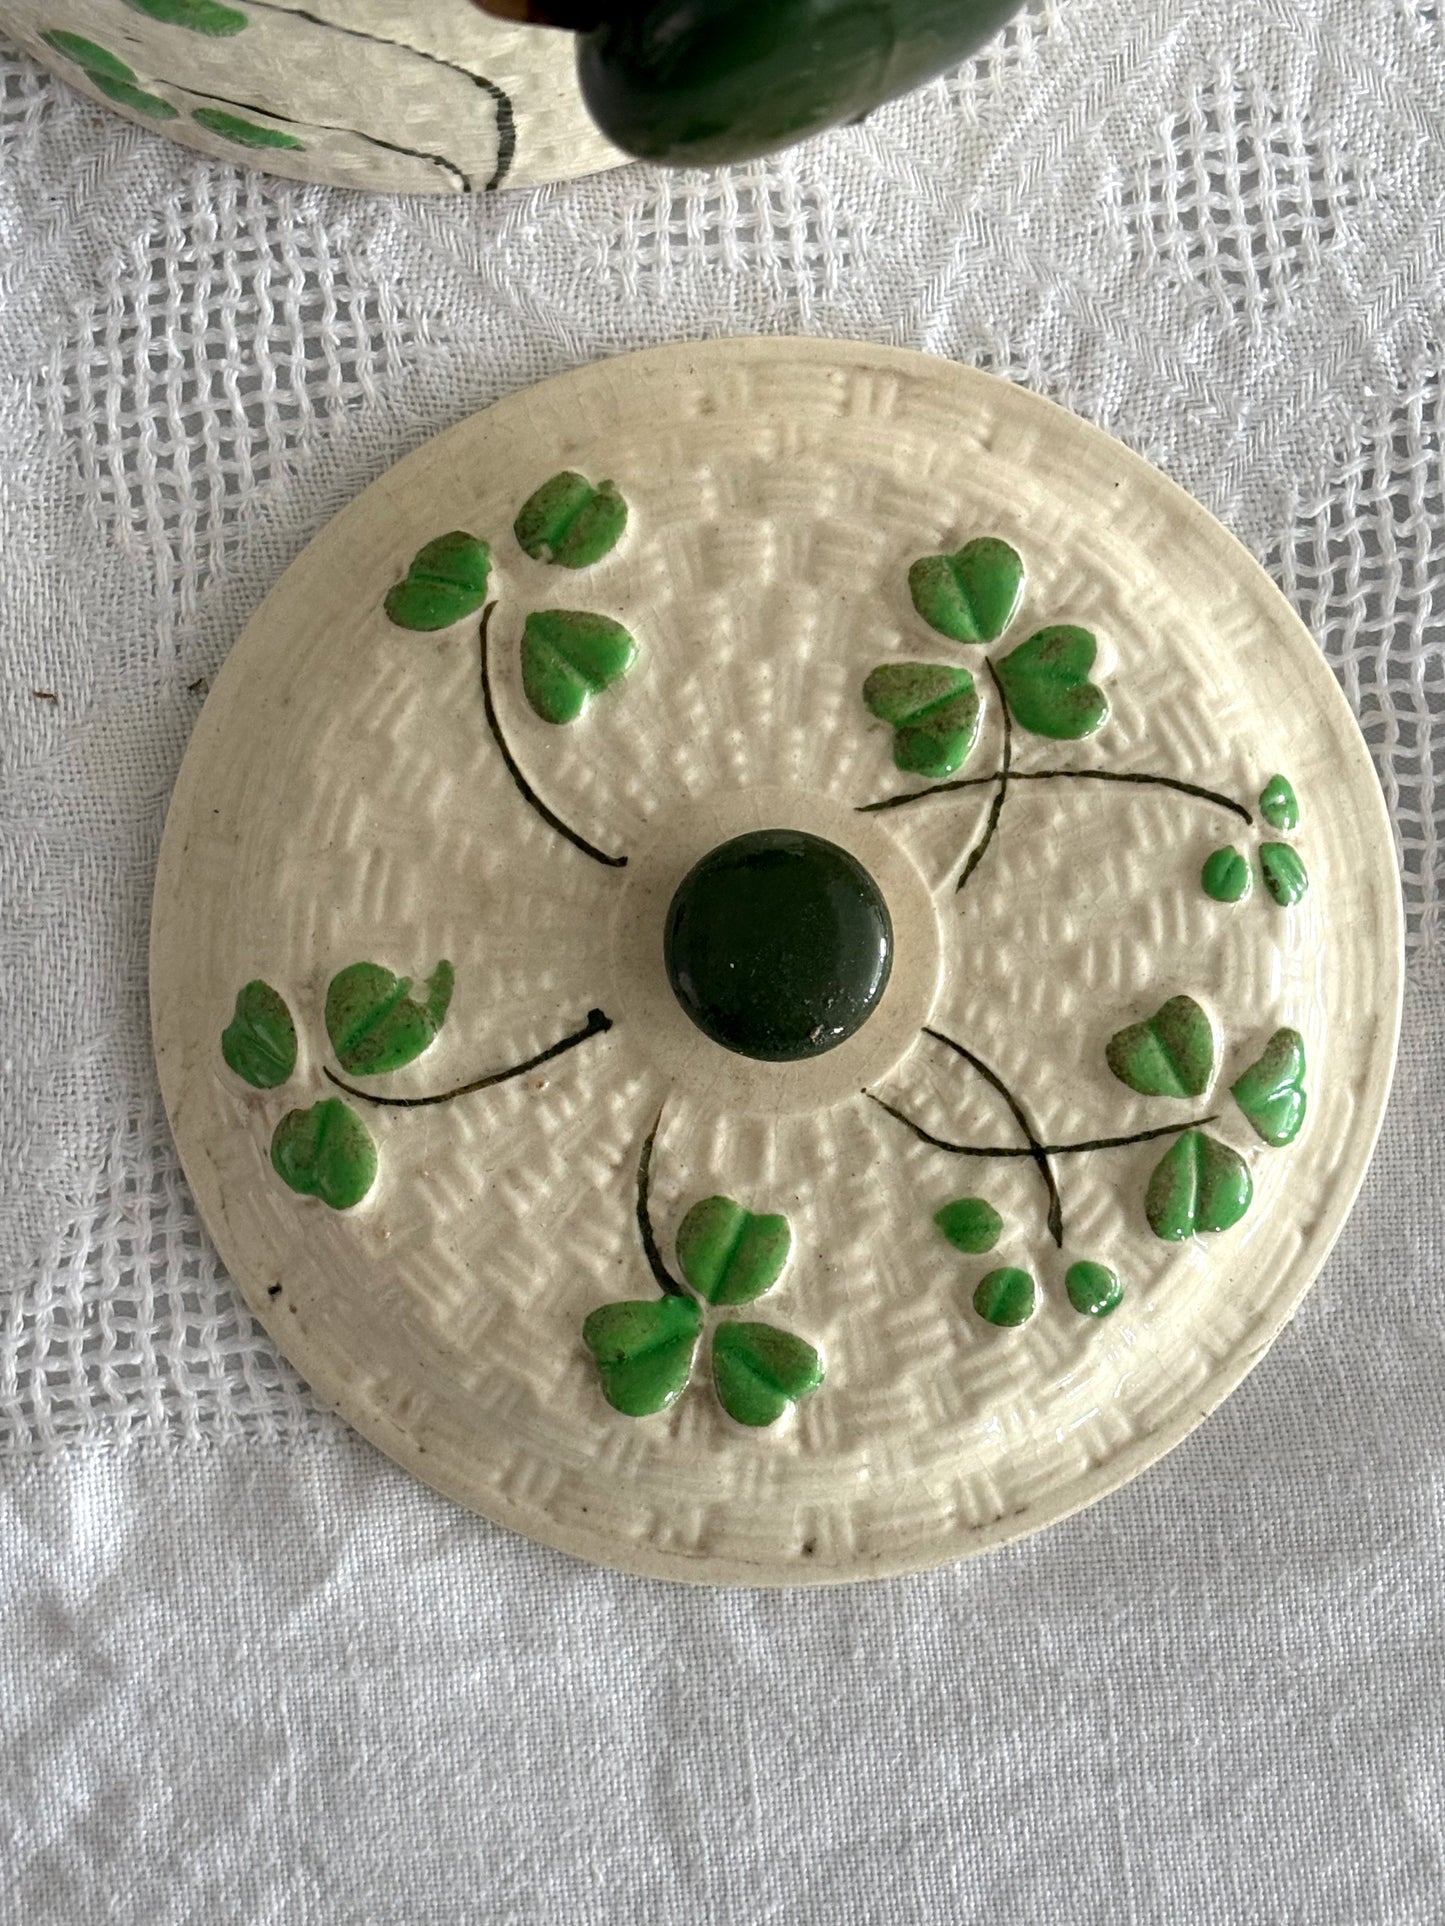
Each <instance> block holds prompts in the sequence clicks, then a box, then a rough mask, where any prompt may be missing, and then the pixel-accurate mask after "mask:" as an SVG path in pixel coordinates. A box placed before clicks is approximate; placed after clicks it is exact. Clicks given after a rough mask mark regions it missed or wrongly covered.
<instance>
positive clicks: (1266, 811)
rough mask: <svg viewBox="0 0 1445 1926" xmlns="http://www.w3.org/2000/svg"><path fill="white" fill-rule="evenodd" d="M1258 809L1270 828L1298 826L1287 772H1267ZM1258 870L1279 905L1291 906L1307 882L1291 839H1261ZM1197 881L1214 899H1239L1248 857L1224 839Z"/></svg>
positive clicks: (1247, 878)
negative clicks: (1287, 840) (1267, 778)
mask: <svg viewBox="0 0 1445 1926" xmlns="http://www.w3.org/2000/svg"><path fill="white" fill-rule="evenodd" d="M1259 813H1260V815H1261V816H1263V817H1264V819H1265V821H1266V822H1267V823H1268V824H1269V825H1270V827H1271V828H1272V829H1278V830H1284V831H1292V830H1295V829H1297V828H1298V827H1299V800H1298V798H1297V797H1296V795H1295V792H1294V788H1293V786H1292V784H1291V783H1290V781H1289V778H1288V777H1287V776H1271V777H1270V779H1269V781H1268V782H1267V783H1266V784H1265V785H1264V788H1263V789H1262V790H1261V791H1260V795H1259ZM1258 855H1259V873H1260V876H1261V878H1262V880H1263V882H1264V887H1265V889H1266V890H1267V891H1268V893H1269V895H1270V896H1271V897H1272V898H1273V899H1274V901H1275V902H1276V903H1277V904H1278V905H1279V907H1280V908H1281V909H1292V908H1293V907H1294V905H1295V904H1296V903H1298V902H1299V901H1300V899H1301V898H1302V897H1303V896H1304V894H1305V892H1306V890H1308V888H1309V886H1310V879H1309V872H1308V870H1307V869H1306V868H1305V861H1304V858H1303V857H1302V856H1301V855H1300V853H1299V851H1298V850H1297V849H1296V848H1295V847H1294V845H1293V844H1292V843H1281V842H1262V843H1261V844H1260V845H1259V851H1258ZM1199 880H1200V883H1201V885H1202V887H1203V889H1204V893H1205V895H1206V896H1210V897H1212V898H1213V899H1214V901H1215V902H1216V903H1239V902H1242V901H1243V900H1244V898H1245V897H1246V896H1248V894H1249V890H1250V872H1249V859H1248V857H1246V856H1245V855H1243V854H1242V853H1241V851H1240V850H1238V849H1236V848H1235V847H1234V845H1233V844H1232V843H1227V844H1225V845H1224V847H1223V848H1221V849H1216V850H1214V851H1213V852H1212V853H1211V854H1210V855H1209V856H1208V857H1206V859H1205V863H1204V868H1203V869H1202V871H1201V872H1200V877H1199Z"/></svg>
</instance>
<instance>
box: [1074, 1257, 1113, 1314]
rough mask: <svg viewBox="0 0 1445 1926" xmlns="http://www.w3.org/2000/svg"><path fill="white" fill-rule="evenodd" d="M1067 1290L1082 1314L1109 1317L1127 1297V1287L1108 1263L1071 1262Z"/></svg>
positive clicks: (1076, 1308)
mask: <svg viewBox="0 0 1445 1926" xmlns="http://www.w3.org/2000/svg"><path fill="white" fill-rule="evenodd" d="M1064 1289H1065V1290H1066V1291H1067V1292H1068V1295H1069V1302H1070V1304H1072V1305H1073V1307H1074V1309H1075V1310H1076V1311H1077V1312H1078V1313H1079V1315H1080V1316H1081V1317H1107V1316H1108V1315H1109V1313H1110V1311H1113V1310H1117V1308H1118V1306H1119V1303H1120V1301H1121V1300H1122V1298H1123V1296H1124V1286H1123V1285H1122V1284H1121V1283H1120V1282H1119V1279H1118V1277H1117V1276H1116V1275H1115V1273H1114V1272H1113V1271H1111V1270H1110V1269H1109V1267H1108V1265H1107V1264H1091V1263H1087V1262H1084V1263H1079V1264H1070V1266H1069V1268H1068V1270H1067V1271H1065V1272H1064Z"/></svg>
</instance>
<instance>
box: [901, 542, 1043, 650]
mask: <svg viewBox="0 0 1445 1926" xmlns="http://www.w3.org/2000/svg"><path fill="white" fill-rule="evenodd" d="M908 593H909V594H910V595H911V596H912V598H913V606H914V608H915V609H917V611H918V613H919V614H920V615H921V616H922V617H923V619H924V621H925V622H926V623H927V624H928V626H929V627H930V628H931V629H936V630H937V631H938V633H939V634H940V635H946V636H948V637H949V639H950V640H951V641H954V642H996V641H997V640H998V638H999V637H1000V636H1001V635H1002V634H1003V632H1004V630H1005V629H1006V628H1007V627H1008V625H1009V623H1010V622H1012V620H1013V619H1014V617H1015V615H1017V613H1018V607H1019V603H1020V602H1021V601H1022V600H1023V593H1024V565H1023V561H1022V560H1021V558H1020V556H1019V553H1018V550H1017V549H1015V548H1011V547H1010V546H1009V544H1008V543H1007V542H1001V541H999V540H998V538H997V537H996V536H991V535H984V536H980V537H979V538H978V539H977V540H975V541H972V542H965V543H964V545H963V547H962V548H961V549H959V550H958V551H957V552H956V553H955V554H953V555H924V556H920V558H919V559H918V560H917V561H916V562H915V563H914V564H913V566H912V568H910V569H909V571H908Z"/></svg>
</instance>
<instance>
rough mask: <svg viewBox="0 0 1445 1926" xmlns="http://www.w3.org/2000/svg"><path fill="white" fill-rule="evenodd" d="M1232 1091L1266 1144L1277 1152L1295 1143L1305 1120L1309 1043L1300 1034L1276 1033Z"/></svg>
mask: <svg viewBox="0 0 1445 1926" xmlns="http://www.w3.org/2000/svg"><path fill="white" fill-rule="evenodd" d="M1230 1089H1231V1090H1232V1092H1233V1093H1234V1100H1235V1102H1236V1103H1237V1104H1238V1105H1239V1107H1240V1109H1241V1110H1242V1111H1243V1112H1244V1114H1245V1116H1246V1117H1248V1119H1249V1121H1250V1123H1251V1124H1252V1125H1253V1126H1254V1130H1255V1134H1256V1135H1257V1136H1259V1137H1261V1138H1263V1140H1264V1141H1265V1143H1267V1144H1270V1145H1271V1146H1272V1147H1273V1148H1274V1149H1276V1150H1278V1149H1279V1148H1280V1146H1281V1145H1283V1144H1288V1143H1293V1142H1294V1140H1295V1138H1296V1137H1297V1136H1298V1135H1299V1133H1300V1126H1301V1125H1302V1124H1303V1123H1304V1120H1305V1040H1304V1038H1303V1037H1302V1036H1301V1035H1300V1033H1299V1031H1298V1030H1276V1031H1275V1033H1274V1035H1273V1036H1272V1037H1271V1038H1270V1040H1269V1042H1268V1043H1267V1044H1266V1045H1265V1046H1264V1053H1263V1055H1262V1056H1260V1057H1259V1058H1258V1059H1257V1060H1256V1061H1255V1062H1254V1063H1252V1064H1251V1065H1250V1066H1249V1068H1248V1069H1247V1070H1246V1071H1245V1072H1244V1074H1243V1076H1241V1077H1240V1078H1239V1079H1238V1080H1237V1081H1236V1082H1235V1083H1232V1084H1231V1085H1230Z"/></svg>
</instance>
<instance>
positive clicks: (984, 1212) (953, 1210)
mask: <svg viewBox="0 0 1445 1926" xmlns="http://www.w3.org/2000/svg"><path fill="white" fill-rule="evenodd" d="M933 1221H934V1223H935V1224H937V1226H938V1228H939V1229H940V1230H941V1231H942V1232H943V1234H944V1236H945V1237H946V1238H947V1239H948V1241H949V1243H950V1244H952V1246H953V1248H954V1249H955V1250H956V1251H967V1252H968V1253H969V1254H970V1256H973V1257H977V1256H978V1255H979V1254H980V1253H981V1252H983V1251H991V1250H992V1249H993V1247H994V1245H995V1244H996V1243H997V1242H998V1240H999V1238H1000V1237H1001V1236H1002V1235H1003V1219H1002V1218H1001V1217H1000V1216H999V1214H998V1212H997V1211H996V1210H995V1209H994V1207H993V1205H992V1204H990V1203H986V1202H985V1201H984V1199H983V1198H982V1197H955V1198H954V1200H953V1202H952V1203H951V1204H945V1205H944V1206H943V1209H942V1210H936V1211H935V1212H934V1213H933Z"/></svg>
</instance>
